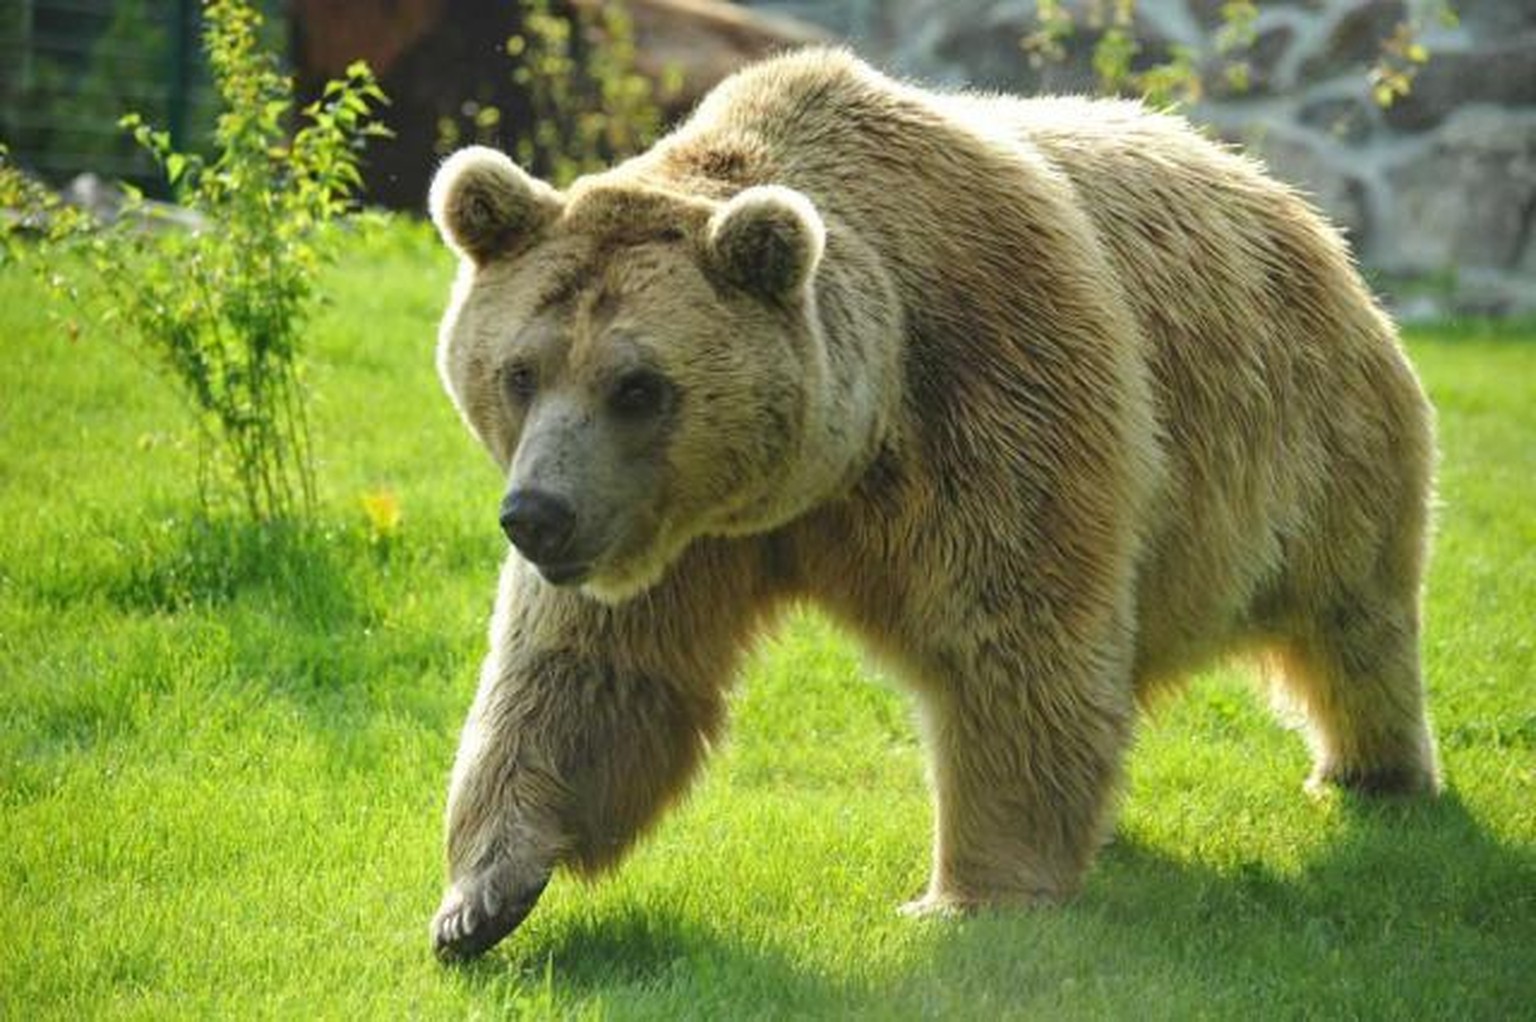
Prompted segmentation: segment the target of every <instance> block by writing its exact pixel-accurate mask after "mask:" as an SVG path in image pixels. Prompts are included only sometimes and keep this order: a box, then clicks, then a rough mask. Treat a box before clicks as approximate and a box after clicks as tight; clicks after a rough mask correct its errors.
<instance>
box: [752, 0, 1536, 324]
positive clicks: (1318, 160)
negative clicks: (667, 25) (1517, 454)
mask: <svg viewBox="0 0 1536 1022" xmlns="http://www.w3.org/2000/svg"><path fill="white" fill-rule="evenodd" d="M755 6H760V7H764V8H768V9H772V10H775V11H777V12H778V13H783V14H788V15H792V16H795V17H798V18H802V19H805V20H808V21H812V22H815V23H818V24H821V25H822V26H823V27H825V28H827V29H829V30H831V31H833V32H835V33H838V34H840V35H841V36H843V37H844V38H846V39H849V40H850V41H851V42H852V43H853V45H854V46H855V48H856V49H859V50H860V51H861V52H863V53H864V54H865V55H867V56H868V57H870V58H872V59H873V60H874V61H875V62H877V63H879V64H881V65H883V66H885V67H888V68H891V69H893V70H895V71H897V72H899V73H903V74H907V75H913V76H916V77H919V78H922V79H925V80H928V81H931V82H938V83H944V84H969V85H975V86H979V87H985V88H996V89H1006V90H1009V91H1014V92H1022V93H1030V92H1071V91H1086V90H1088V89H1090V88H1091V87H1092V85H1093V77H1092V72H1091V70H1090V69H1089V65H1088V62H1087V57H1088V53H1089V51H1090V48H1091V40H1092V34H1091V32H1087V31H1080V34H1079V36H1078V37H1077V38H1076V39H1075V40H1074V42H1073V44H1072V45H1071V46H1069V47H1068V50H1069V55H1068V59H1067V60H1066V62H1064V63H1062V64H1060V65H1048V66H1045V67H1041V68H1034V67H1031V65H1030V62H1029V60H1028V59H1027V57H1026V55H1025V53H1024V51H1023V50H1022V48H1021V46H1020V39H1021V38H1022V37H1023V36H1024V35H1025V34H1027V33H1028V32H1030V31H1032V30H1033V29H1034V27H1035V26H1034V10H1035V4H1034V2H1033V0H1012V2H997V0H834V2H799V3H796V2H763V3H759V4H756V5H755ZM1067 6H1068V7H1069V8H1073V9H1077V10H1081V9H1082V8H1083V7H1084V6H1085V4H1084V3H1083V2H1082V0H1075V2H1069V3H1068V4H1067ZM1258 6H1259V10H1260V14H1259V18H1258V22H1257V24H1256V26H1255V27H1256V30H1257V39H1256V41H1255V43H1254V45H1253V47H1252V48H1251V50H1250V51H1249V52H1248V54H1247V55H1246V57H1247V60H1248V61H1249V63H1250V65H1251V69H1252V74H1251V85H1250V87H1249V89H1248V90H1247V91H1245V92H1241V93H1238V92H1233V91H1231V90H1226V89H1224V88H1222V87H1221V84H1220V75H1219V74H1211V75H1208V76H1207V80H1208V81H1209V82H1211V83H1212V87H1210V88H1209V89H1208V91H1207V98H1206V99H1205V100H1204V101H1202V102H1201V103H1200V104H1198V105H1197V106H1195V107H1193V108H1191V109H1190V110H1189V111H1188V113H1189V114H1190V116H1191V117H1193V118H1194V119H1196V120H1199V121H1203V122H1205V123H1207V124H1209V125H1211V126H1212V127H1213V128H1214V129H1215V130H1216V131H1217V132H1219V133H1220V134H1222V135H1223V136H1225V137H1227V138H1230V139H1232V140H1235V141H1239V142H1242V143H1243V144H1244V145H1245V146H1247V147H1248V148H1249V149H1250V151H1252V152H1254V153H1256V154H1257V155H1260V156H1262V157H1263V159H1264V160H1265V161H1266V162H1267V163H1268V164H1269V166H1270V168H1271V169H1272V170H1273V171H1274V173H1275V174H1277V175H1278V176H1280V177H1282V178H1285V179H1286V180H1289V181H1291V182H1293V183H1295V184H1297V185H1299V186H1301V187H1303V188H1305V189H1307V190H1308V191H1310V192H1311V193H1312V194H1313V195H1314V197H1315V198H1316V200H1317V202H1318V203H1319V204H1320V205H1321V206H1323V207H1324V209H1325V210H1327V212H1328V213H1329V214H1330V215H1331V216H1332V217H1333V218H1334V219H1335V220H1336V221H1337V222H1338V223H1339V224H1340V225H1341V226H1342V227H1343V228H1344V229H1345V230H1346V231H1347V232H1348V234H1349V236H1350V239H1351V241H1352V243H1353V244H1354V246H1355V249H1356V252H1357V253H1358V255H1359V257H1360V259H1361V261H1362V262H1363V263H1364V264H1365V265H1366V267H1367V269H1368V271H1369V272H1370V274H1371V275H1372V277H1373V278H1374V280H1375V282H1376V283H1377V285H1378V287H1380V288H1382V289H1384V290H1385V291H1387V292H1388V294H1389V295H1390V296H1391V297H1392V298H1393V300H1394V304H1395V305H1396V307H1397V310H1398V312H1399V314H1400V315H1403V316H1405V317H1409V318H1413V317H1422V316H1434V315H1442V314H1446V313H1480V314H1490V315H1507V314H1530V313H1536V2H1533V0H1457V2H1456V3H1455V5H1454V6H1455V8H1456V10H1457V12H1458V14H1459V16H1460V21H1459V24H1458V25H1456V26H1454V27H1446V26H1442V25H1439V24H1434V25H1433V26H1432V27H1430V28H1428V29H1427V30H1426V31H1425V32H1424V33H1423V35H1422V36H1421V39H1422V41H1423V42H1424V43H1425V45H1426V46H1427V47H1428V49H1429V51H1430V54H1431V56H1430V60H1429V62H1428V63H1427V64H1426V65H1425V66H1424V67H1423V68H1422V70H1421V71H1420V73H1419V75H1418V77H1417V79H1416V80H1415V82H1414V83H1413V89H1412V91H1411V92H1410V94H1409V95H1408V96H1407V97H1405V98H1403V99H1400V100H1398V101H1397V102H1396V103H1394V104H1392V105H1391V106H1390V107H1388V108H1386V109H1383V108H1381V107H1380V106H1378V105H1377V104H1376V103H1375V102H1373V101H1372V99H1371V95H1370V91H1371V90H1370V83H1369V80H1368V78H1367V69H1368V67H1369V66H1370V64H1371V63H1372V62H1373V61H1374V59H1375V57H1376V55H1377V52H1378V47H1379V44H1380V41H1381V40H1382V38H1384V37H1385V36H1387V35H1389V34H1390V33H1391V32H1392V30H1393V27H1394V26H1396V25H1397V24H1398V23H1399V22H1400V21H1401V20H1402V19H1403V18H1404V17H1405V16H1406V15H1407V14H1408V13H1409V12H1408V11H1407V10H1406V9H1405V4H1404V2H1403V0H1280V2H1265V0H1261V2H1260V3H1259V5H1258ZM1219 7H1220V4H1219V2H1218V0H1140V2H1139V3H1138V4H1137V34H1138V37H1139V38H1140V39H1141V40H1142V43H1143V58H1144V59H1145V58H1151V59H1156V58H1159V57H1160V56H1161V55H1164V54H1166V53H1167V52H1168V47H1169V46H1170V45H1172V44H1180V45H1184V46H1189V47H1193V48H1194V49H1196V50H1197V51H1199V52H1204V53H1213V52H1214V49H1215V46H1214V40H1213V33H1214V30H1215V27H1216V23H1217V16H1216V12H1217V11H1218V10H1219ZM1079 20H1080V21H1081V20H1082V19H1079ZM1213 70H1214V69H1213Z"/></svg>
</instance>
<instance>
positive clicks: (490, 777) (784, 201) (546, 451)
mask: <svg viewBox="0 0 1536 1022" xmlns="http://www.w3.org/2000/svg"><path fill="white" fill-rule="evenodd" d="M431 210H432V216H433V218H434V220H435V222H436V224H437V226H438V228H439V229H440V230H441V232H442V234H443V236H444V238H445V239H446V240H447V242H448V244H449V245H450V246H452V247H453V248H454V249H455V250H456V251H457V252H458V253H459V255H460V256H461V257H462V266H461V272H460V275H459V278H458V281H457V284H456V285H455V288H454V292H453V296H452V300H451V303H450V306H449V309H448V312H447V315H446V317H445V319H444V321H443V324H442V329H441V336H440V345H439V349H438V359H439V368H440V371H441V374H442V377H443V379H444V381H445V383H446V385H447V388H448V391H449V393H450V394H451V395H452V397H453V399H454V401H455V402H456V404H457V406H458V408H459V410H460V412H461V413H462V414H463V417H464V419H465V421H466V422H467V423H468V425H469V428H470V429H471V430H472V431H473V432H474V434H475V435H476V436H477V437H478V438H479V439H480V441H481V442H482V443H484V445H485V446H486V447H487V448H489V450H490V452H491V454H492V455H493V456H494V458H495V460H496V463H497V465H498V466H499V467H500V469H501V471H502V472H503V473H504V474H505V478H506V490H505V496H504V498H503V499H502V501H501V504H500V508H499V512H500V524H501V526H502V528H503V530H504V531H505V532H506V534H507V536H508V538H509V539H510V542H511V544H512V545H513V546H514V547H515V548H516V550H515V552H514V553H512V554H511V555H510V556H509V557H508V559H507V562H506V565H505V568H504V570H503V573H502V579H501V585H500V593H499V596H498V599H497V604H496V610H495V614H494V617H493V619H492V622H491V635H490V642H491V651H490V654H489V656H488V658H487V660H486V662H485V666H484V671H483V673H482V675H481V680H480V687H479V692H478V694H477V696H476V698H475V702H474V706H473V708H472V710H471V711H470V715H469V720H468V722H467V724H466V725H465V727H464V732H463V738H462V745H461V747H460V749H459V753H458V759H457V762H456V763H455V766H454V770H453V778H452V783H451V790H450V792H449V801H448V811H447V854H448V863H449V889H448V892H447V895H446V896H445V899H444V902H443V905H442V908H441V909H440V910H439V912H438V914H437V917H436V919H435V920H434V923H433V928H432V934H433V940H434V944H435V947H436V949H437V951H438V953H439V954H440V955H441V956H443V957H445V958H459V957H465V956H470V955H474V954H478V953H480V952H482V951H484V950H486V949H487V948H489V947H490V946H491V945H493V944H494V943H495V942H496V941H498V940H500V939H501V938H502V937H503V936H505V935H506V934H507V933H508V932H509V931H510V930H511V929H512V928H514V927H515V926H516V925H517V924H518V923H519V922H520V921H521V920H522V919H523V918H524V916H525V915H526V914H527V913H528V911H529V910H530V909H531V908H532V906H533V904H534V902H535V901H536V899H537V898H538V896H539V894H540V892H541V891H542V890H543V888H544V886H545V884H546V883H547V881H548V880H549V878H550V875H551V872H552V871H553V870H554V869H555V868H556V867H557V866H562V865H563V866H567V867H570V868H572V869H574V870H576V871H578V872H580V873H583V874H592V873H594V872H596V871H600V870H602V869H604V868H605V867H609V866H611V865H613V864H614V863H615V862H616V861H617V860H618V859H619V858H620V856H621V855H623V853H624V852H625V850H626V849H627V848H628V847H630V845H631V843H632V842H633V841H634V839H635V837H636V835H638V834H639V833H641V832H642V831H643V830H644V829H645V828H646V827H647V826H648V825H649V824H651V823H652V822H653V821H654V820H655V819H656V818H657V816H658V815H659V813H660V811H661V810H662V809H663V807H665V806H666V805H668V804H669V803H671V802H673V801H674V800H676V799H677V798H678V796H679V795H680V794H681V793H682V792H683V791H684V790H685V788H686V787H687V785H688V783H689V780H690V778H691V777H692V776H693V775H694V773H695V771H696V770H697V768H698V766H699V764H700V761H701V760H702V759H703V758H704V754H705V751H706V750H707V749H708V748H709V747H710V745H711V743H712V742H713V741H714V740H715V739H716V738H717V737H718V736H719V735H720V733H721V729H722V726H723V724H724V718H725V708H726V692H727V690H728V688H729V686H730V684H731V680H732V676H733V674H734V672H735V671H736V670H737V667H738V665H739V664H740V662H741V659H742V654H743V651H744V650H746V649H747V648H748V646H749V645H750V644H751V642H752V640H753V637H754V636H755V635H757V634H758V633H759V632H760V631H761V630H762V629H763V628H764V627H765V626H767V625H769V624H770V623H771V622H772V621H773V620H774V618H775V615H776V611H778V610H779V609H780V608H783V607H784V606H785V605H786V604H789V603H792V602H795V601H811V602H814V603H815V604H816V605H818V606H820V607H821V608H823V609H824V610H825V611H826V612H827V613H829V614H830V615H832V616H833V617H834V618H835V619H837V620H838V621H840V622H842V623H844V624H845V625H846V626H847V627H848V628H849V629H851V630H852V631H853V632H855V633H856V634H858V635H860V636H861V637H863V638H864V639H865V640H867V642H868V643H869V645H870V646H871V647H872V648H873V649H874V650H875V651H876V652H877V653H878V654H879V655H880V656H881V657H883V658H884V659H885V660H886V661H887V662H888V663H889V664H890V665H892V667H893V669H894V670H895V672H896V673H898V674H899V675H900V676H901V677H903V678H904V679H905V680H906V682H907V683H909V685H910V688H911V691H912V693H913V695H914V697H915V699H916V703H917V706H918V711H919V712H918V716H919V720H920V723H921V730H922V733H923V737H924V739H925V742H926V747H927V751H928V755H929V757H930V761H931V770H930V773H931V781H932V787H933V794H934V799H935V802H936V814H935V815H936V826H935V834H934V841H933V864H932V879H931V881H930V884H929V886H928V889H927V892H926V893H925V894H924V895H923V896H922V897H921V899H920V900H918V901H917V902H915V903H914V904H913V906H911V908H912V909H913V910H914V911H918V912H944V911H953V910H957V909H965V908H969V907H974V906H991V905H1013V904H1034V903H1040V902H1053V901H1057V900H1059V899H1061V898H1064V897H1067V896H1069V895H1070V894H1072V892H1073V891H1074V890H1075V889H1076V888H1077V887H1078V886H1079V884H1080V883H1081V881H1082V879H1083V875H1084V872H1085V870H1086V869H1087V866H1088V864H1089V860H1090V858H1091V857H1092V855H1093V854H1094V851H1095V850H1096V848H1097V847H1098V846H1099V844H1100V843H1101V841H1102V840H1103V838H1104V837H1105V835H1106V828H1107V824H1108V820H1109V816H1110V811H1111V807H1112V801H1113V796H1114V792H1115V789H1116V782H1117V779H1118V778H1119V776H1120V771H1121V761H1122V759H1123V758H1124V756H1125V753H1126V749H1127V746H1128V745H1129V743H1130V741H1131V734H1132V722H1133V716H1134V711H1135V708H1136V705H1137V703H1138V701H1140V700H1145V699H1146V698H1147V697H1148V696H1149V695H1150V694H1152V693H1153V692H1154V691H1156V690H1158V689H1159V688H1161V687H1163V686H1165V685H1166V684H1168V683H1169V682H1171V681H1173V680H1175V679H1176V678H1178V677H1179V676H1181V675H1185V674H1188V673H1189V672H1190V671H1192V670H1195V669H1198V668H1200V667H1202V666H1203V665H1206V664H1208V663H1209V662H1210V661H1211V660H1212V659H1213V658H1214V657H1216V656H1217V655H1219V654H1222V653H1227V652H1232V651H1248V650H1254V651H1259V650H1268V651H1272V652H1273V653H1274V654H1275V656H1274V662H1275V663H1276V665H1277V667H1278V670H1277V671H1276V672H1275V673H1276V677H1277V682H1278V687H1279V688H1280V689H1281V690H1282V692H1283V693H1284V694H1285V695H1287V696H1289V697H1290V698H1291V699H1292V700H1293V701H1294V702H1295V703H1296V704H1297V705H1298V706H1299V707H1300V709H1301V710H1302V711H1303V712H1304V714H1305V718H1306V720H1307V722H1308V726H1309V735H1310V738H1311V744H1312V750H1313V754H1314V757H1315V764H1316V765H1315V770H1314V773H1313V782H1314V783H1321V782H1331V783H1333V784H1337V785H1342V786H1344V787H1346V788H1352V789H1356V790H1358V791H1362V792H1368V793H1383V792H1432V791H1434V790H1436V789H1437V787H1438V784H1439V779H1438V768H1437V765H1436V756H1435V751H1434V743H1433V739H1432V738H1431V734H1430V730H1429V727H1428V724H1427V722H1426V716H1425V706H1424V695H1423V687H1422V682H1421V679H1420V666H1419V654H1418V642H1419V629H1420V584H1421V578H1422V575H1423V570H1424V563H1425V557H1426V536H1427V531H1428V522H1429V509H1430V498H1431V485H1432V479H1431V474H1432V462H1433V455H1434V441H1433V436H1432V430H1431V412H1430V408H1429V406H1428V404H1427V402H1426V400H1425V397H1424V394H1423V392H1422V390H1421V389H1420V387H1419V384H1418V381H1417V379H1416V377H1415V375H1414V373H1413V370H1412V369H1411V368H1410V366H1409V364H1408V362H1407V361H1406V359H1405V357H1404V354H1403V351H1402V349H1401V347H1400V346H1399V343H1398V341H1397V339H1396V336H1395V333H1394V330H1393V327H1392V325H1391V324H1390V323H1389V322H1388V320H1387V318H1386V317H1385V316H1384V315H1383V314H1382V312H1381V311H1380V309H1378V307H1377V306H1376V304H1375V303H1374V302H1373V300H1372V299H1371V297H1370V295H1369V294H1368V293H1367V291H1366V289H1365V287H1364V286H1363V285H1362V283H1361V281H1360V278H1359V276H1358V275H1357V273H1356V271H1355V269H1354V267H1353V265H1352V263H1351V260H1350V257H1349V255H1348V254H1347V252H1346V250H1345V246H1344V244H1343V243H1342V241H1341V240H1340V238H1339V236H1338V235H1337V234H1336V233H1335V231H1334V230H1332V229H1331V228H1330V227H1329V226H1328V225H1327V224H1326V223H1325V222H1324V221H1323V220H1322V219H1321V218H1320V217H1319V215H1318V214H1317V213H1316V212H1314V211H1313V210H1312V209H1311V208H1310V207H1309V206H1308V204H1307V202H1306V201H1305V200H1303V199H1302V198H1301V197H1299V196H1298V195H1297V194H1296V193H1295V192H1293V191H1291V190H1290V189H1289V188H1287V187H1285V186H1283V185H1281V184H1278V183H1276V182H1274V181H1273V180H1271V179H1269V178H1268V177H1266V176H1265V175H1264V173H1263V172H1262V171H1261V169H1260V168H1259V167H1258V166H1257V165H1256V164H1255V163H1253V162H1251V161H1250V160H1248V159H1246V158H1244V157H1243V156H1240V155H1238V154H1236V153H1233V152H1231V151H1229V150H1227V149H1224V148H1222V147H1220V146H1219V145H1216V144H1213V143H1212V142H1209V141H1207V140H1206V139H1204V138H1202V137H1201V136H1200V135H1199V134H1197V133H1196V132H1194V131H1193V130H1191V129H1190V128H1189V127H1188V126H1187V125H1186V124H1185V123H1184V122H1183V121H1181V120H1179V119H1178V118H1175V117H1172V116H1167V115H1162V114H1157V113H1152V112H1148V111H1147V110H1144V109H1143V108H1142V107H1140V106H1139V105H1137V104H1134V103H1126V102H1102V101H1101V102H1095V101H1088V100H1079V99H1038V100H1018V99H1011V98H1005V97H983V96H972V95H946V94H936V93H933V92H928V91H924V90H921V89H919V88H916V87H913V86H909V85H906V84H902V83H899V82H896V81H893V80H891V79H889V78H887V77H884V76H882V75H881V74H879V73H877V72H875V71H873V70H871V69H870V68H869V67H867V66H865V65H864V64H862V63H860V62H859V61H858V60H857V59H855V58H854V57H852V56H849V55H847V54H845V53H842V52H838V51H820V50H818V51H811V52H802V53H799V54H795V55H790V56H786V57H780V58H776V59H774V60H770V61H768V62H766V63H763V64H760V65H758V66H755V67H752V68H749V69H747V70H746V71H744V72H741V73H739V74H738V75H736V76H735V77H733V78H731V79H729V80H727V81H726V82H725V83H723V84H722V85H720V86H719V87H718V88H717V89H716V90H715V91H714V92H713V93H712V94H711V95H710V96H709V97H707V98H706V100H705V101H704V102H703V104H702V105H701V106H700V108H699V109H698V111H697V112H696V113H695V114H694V115H693V116H692V117H691V119H690V120H688V122H687V123H685V124H684V125H683V126H681V127H680V128H678V129H677V130H676V131H674V132H673V133H672V134H671V135H669V136H668V137H666V138H664V139H662V140H661V141H660V142H659V143H658V144H657V145H656V146H655V147H654V148H653V149H651V150H650V151H648V152H646V153H645V154H643V155H641V156H638V157H636V158H634V159H632V160H629V161H628V162H626V163H623V164H622V165H620V166H618V167H616V168H614V169H612V170H610V171H608V172H606V173H601V174H595V175H592V176H589V177H584V178H582V179H580V180H578V181H576V182H575V184H574V185H572V186H571V187H570V188H569V189H568V190H566V191H563V192H562V191H557V190H555V189H554V188H552V187H550V186H548V185H546V184H543V183H541V182H539V181H536V180H533V179H532V178H530V177H529V176H527V175H526V174H524V173H523V172H522V171H520V170H519V169H518V168H517V167H515V166H514V165H513V164H512V163H511V161H509V160H508V159H507V158H506V157H505V156H502V155H501V154H499V153H496V152H492V151H490V150H487V149H479V148H476V149H468V150H465V151H463V152H460V153H458V154H457V155H455V156H453V157H452V158H450V159H449V160H448V161H447V162H446V163H445V164H444V165H443V167H442V169H441V171H440V172H439V173H438V175H437V177H436V180H435V181H434V183H433V186H432V194H431Z"/></svg>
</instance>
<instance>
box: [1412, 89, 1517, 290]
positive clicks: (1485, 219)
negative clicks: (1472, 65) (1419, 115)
mask: <svg viewBox="0 0 1536 1022" xmlns="http://www.w3.org/2000/svg"><path fill="white" fill-rule="evenodd" d="M1386 180H1387V182H1388V183H1389V184H1390V186H1391V187H1392V190H1393V195H1394V201H1393V208H1394V215H1393V223H1394V227H1395V230H1394V232H1393V233H1394V239H1393V244H1392V249H1393V252H1392V258H1393V261H1394V263H1398V264H1401V268H1403V269H1413V270H1418V271H1420V272H1437V271H1443V270H1445V269H1448V268H1461V269H1468V268H1484V269H1497V270H1516V269H1519V268H1520V267H1521V264H1522V262H1523V261H1524V260H1525V258H1526V256H1527V249H1528V246H1529V244H1530V242H1531V234H1532V228H1533V220H1536V112H1529V111H1528V112H1524V113H1513V112H1505V111H1501V110H1498V109H1495V108H1491V107H1471V108H1467V109H1463V110H1460V111H1458V112H1457V113H1456V114H1455V115H1454V116H1452V117H1451V118H1450V119H1449V120H1448V121H1447V122H1446V124H1445V127H1444V128H1443V129H1441V130H1440V131H1439V132H1438V133H1436V135H1435V136H1434V138H1433V140H1432V141H1431V142H1430V143H1429V144H1428V145H1427V146H1426V147H1425V148H1424V149H1423V150H1422V151H1421V152H1420V153H1419V154H1418V155H1415V156H1412V157H1410V158H1408V159H1405V160H1404V161H1402V162H1401V163H1399V164H1397V165H1396V166H1394V167H1393V168H1391V169H1390V170H1388V171H1387V174H1386Z"/></svg>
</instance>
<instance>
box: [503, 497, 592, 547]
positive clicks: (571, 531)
mask: <svg viewBox="0 0 1536 1022" xmlns="http://www.w3.org/2000/svg"><path fill="white" fill-rule="evenodd" d="M501 531H502V532H505V533H506V534H507V539H508V540H510V541H511V543H512V545H513V546H515V547H517V549H518V550H520V551H522V554H523V556H524V557H526V558H528V559H529V560H530V561H532V562H533V563H534V564H540V565H544V564H554V565H559V564H564V563H565V562H567V561H569V560H570V559H571V558H570V546H571V538H572V537H573V536H574V535H575V534H576V512H575V511H573V510H571V506H570V505H569V504H567V503H566V502H565V501H563V500H561V499H560V498H559V497H556V496H552V495H551V494H548V493H545V492H544V491H543V490H532V489H526V490H512V491H510V492H508V494H507V495H506V496H505V497H503V498H502V501H501Z"/></svg>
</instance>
